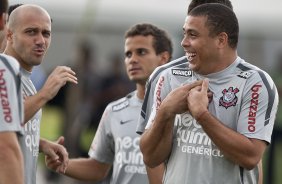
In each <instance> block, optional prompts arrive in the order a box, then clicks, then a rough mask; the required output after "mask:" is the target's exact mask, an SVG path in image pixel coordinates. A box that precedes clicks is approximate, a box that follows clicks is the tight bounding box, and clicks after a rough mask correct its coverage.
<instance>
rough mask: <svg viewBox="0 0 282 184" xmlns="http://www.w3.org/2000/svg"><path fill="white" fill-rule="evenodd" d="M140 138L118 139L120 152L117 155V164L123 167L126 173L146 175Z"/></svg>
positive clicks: (127, 137) (117, 148)
mask: <svg viewBox="0 0 282 184" xmlns="http://www.w3.org/2000/svg"><path fill="white" fill-rule="evenodd" d="M139 142H140V137H135V138H132V137H129V136H126V137H123V138H121V137H120V138H118V139H117V141H116V143H117V145H116V146H117V147H116V150H118V152H117V154H116V158H115V159H116V162H117V164H120V165H123V166H124V170H125V172H126V173H139V174H146V168H145V166H144V162H143V155H142V153H141V151H140V148H139Z"/></svg>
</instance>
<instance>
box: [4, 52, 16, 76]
mask: <svg viewBox="0 0 282 184" xmlns="http://www.w3.org/2000/svg"><path fill="white" fill-rule="evenodd" d="M0 60H1V62H0V65H4V67H5V68H7V69H9V70H10V71H11V72H13V73H15V74H16V75H17V74H18V73H19V71H20V65H19V62H18V61H17V60H16V59H15V58H13V57H12V56H8V55H6V54H0Z"/></svg>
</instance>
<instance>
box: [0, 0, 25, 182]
mask: <svg viewBox="0 0 282 184" xmlns="http://www.w3.org/2000/svg"><path fill="white" fill-rule="evenodd" d="M7 9H8V0H0V30H3V29H4V26H5V23H6V13H7ZM20 81H21V78H20V66H19V63H18V62H17V61H16V60H15V59H14V58H12V57H10V56H7V55H4V54H0V100H1V105H0V183H13V184H24V163H23V156H22V152H21V149H20V145H19V137H22V136H23V124H22V122H23V105H22V95H21V90H22V88H21V82H20Z"/></svg>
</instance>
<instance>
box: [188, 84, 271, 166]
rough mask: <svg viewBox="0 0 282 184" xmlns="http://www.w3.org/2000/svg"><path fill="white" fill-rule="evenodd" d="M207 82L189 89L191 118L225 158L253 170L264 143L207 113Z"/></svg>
mask: <svg viewBox="0 0 282 184" xmlns="http://www.w3.org/2000/svg"><path fill="white" fill-rule="evenodd" d="M207 91H208V81H206V80H205V81H204V82H203V84H202V87H201V88H197V87H196V88H194V89H191V90H190V92H189V95H188V97H187V100H188V108H189V111H190V113H191V114H192V116H193V117H194V118H195V119H196V120H197V122H198V123H199V124H200V125H201V126H202V128H203V130H204V131H205V132H206V133H207V135H208V136H209V137H210V138H211V140H212V141H213V143H214V144H215V145H216V146H217V147H218V148H219V149H220V151H221V152H222V153H223V154H224V156H225V157H227V158H228V159H230V160H231V161H232V162H234V163H236V164H238V165H240V166H242V167H244V168H246V169H253V168H254V167H255V166H256V165H257V164H258V163H259V161H260V160H261V158H262V155H263V153H264V150H265V148H266V142H265V141H262V140H258V139H251V138H247V137H246V136H244V135H242V134H240V133H238V132H236V131H234V130H232V129H230V128H229V127H227V126H225V125H224V124H223V123H222V122H220V121H219V120H218V119H217V118H216V117H214V116H213V115H212V114H210V113H209V111H208V109H207V107H208V98H207Z"/></svg>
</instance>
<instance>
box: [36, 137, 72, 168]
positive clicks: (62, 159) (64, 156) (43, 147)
mask: <svg viewBox="0 0 282 184" xmlns="http://www.w3.org/2000/svg"><path fill="white" fill-rule="evenodd" d="M63 143H64V137H62V136H61V137H59V139H58V140H57V141H55V142H51V141H48V140H46V139H43V138H40V143H39V151H40V152H42V153H43V154H44V155H45V156H46V157H48V159H49V160H50V161H51V160H52V161H53V162H56V163H58V164H59V166H58V167H57V168H56V169H57V171H58V172H65V170H66V168H67V166H68V162H69V156H68V152H67V150H66V149H65V147H64V146H63Z"/></svg>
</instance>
